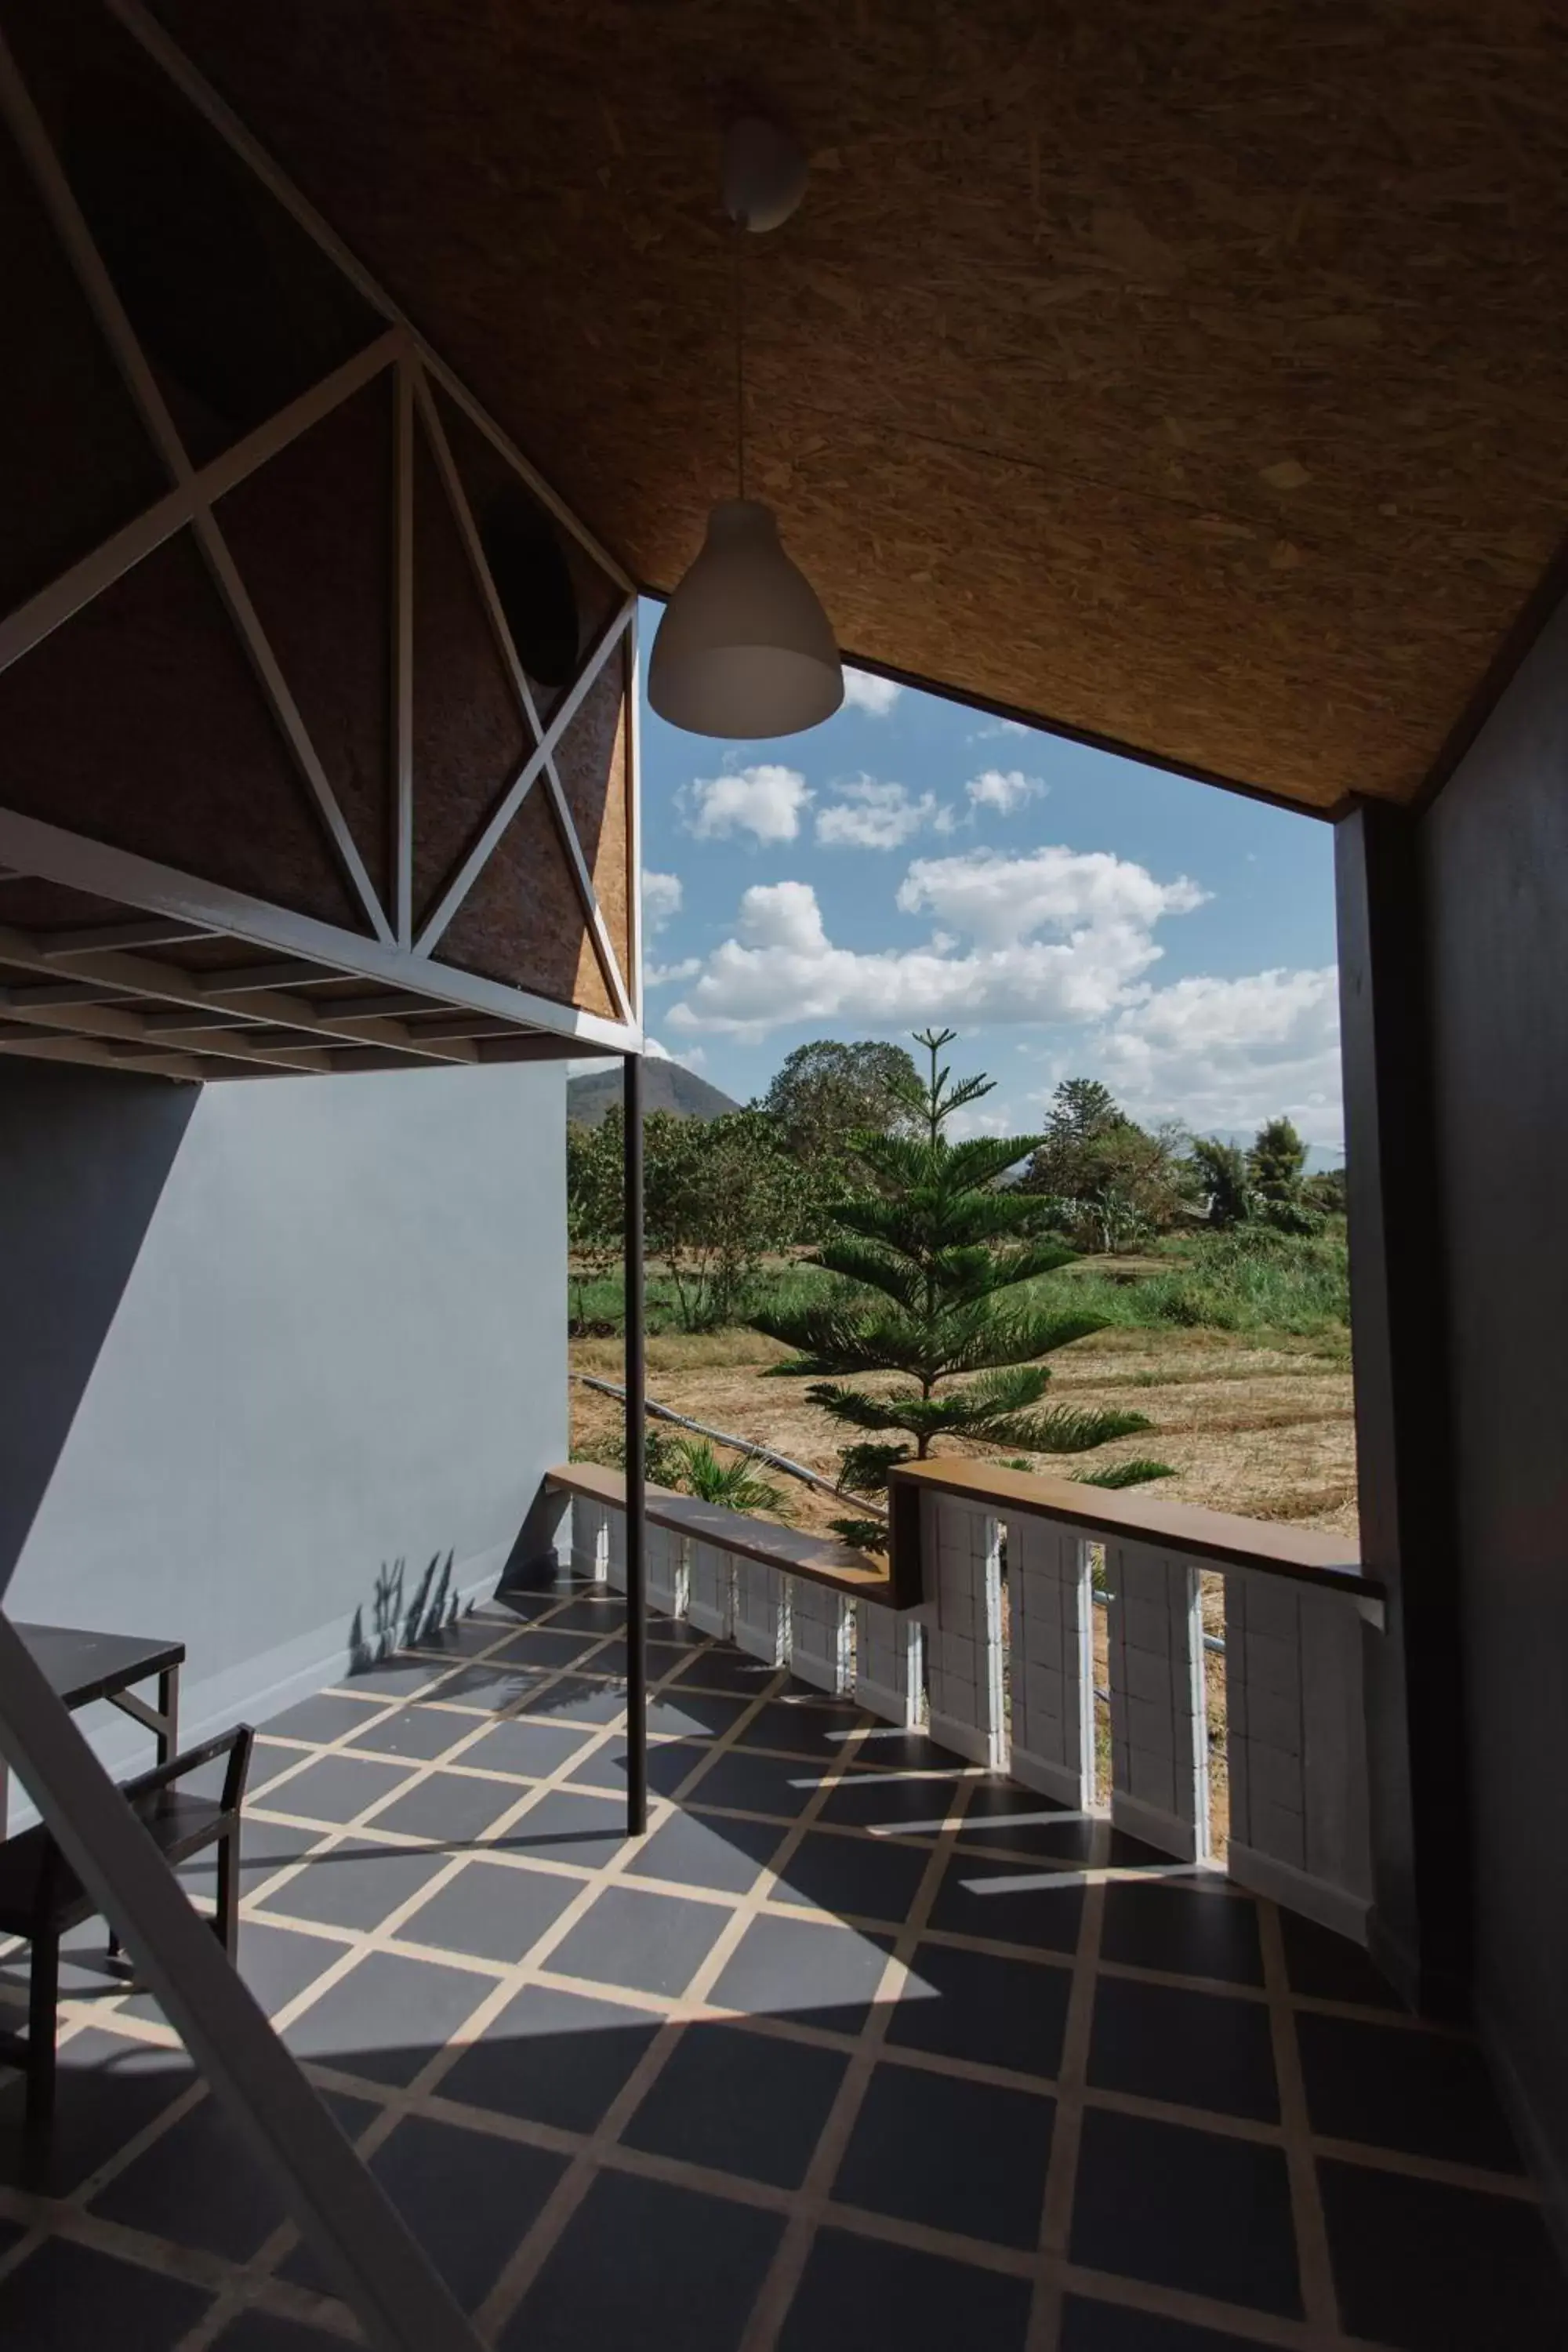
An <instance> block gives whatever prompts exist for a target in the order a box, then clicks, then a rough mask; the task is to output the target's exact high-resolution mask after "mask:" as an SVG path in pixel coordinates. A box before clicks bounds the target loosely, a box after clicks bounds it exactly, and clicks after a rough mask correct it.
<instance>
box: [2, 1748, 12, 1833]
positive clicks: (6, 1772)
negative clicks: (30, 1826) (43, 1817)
mask: <svg viewBox="0 0 1568 2352" xmlns="http://www.w3.org/2000/svg"><path fill="white" fill-rule="evenodd" d="M10 1834H11V1767H10V1766H9V1765H8V1764H7V1763H6V1761H5V1758H4V1756H0V1841H4V1840H5V1838H7V1837H9V1836H10Z"/></svg>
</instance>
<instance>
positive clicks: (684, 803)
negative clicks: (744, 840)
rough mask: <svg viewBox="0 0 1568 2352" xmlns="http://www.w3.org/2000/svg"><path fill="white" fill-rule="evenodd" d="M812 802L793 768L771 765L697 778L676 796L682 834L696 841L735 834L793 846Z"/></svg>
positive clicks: (803, 780)
mask: <svg viewBox="0 0 1568 2352" xmlns="http://www.w3.org/2000/svg"><path fill="white" fill-rule="evenodd" d="M811 797H812V795H811V793H810V792H809V790H808V789H807V787H806V782H805V777H804V776H803V775H801V774H800V772H799V771H798V770H797V769H795V768H784V767H780V766H778V765H777V764H776V763H775V762H773V761H763V763H762V764H761V765H760V766H758V767H752V768H739V769H733V770H730V771H728V772H726V773H725V774H723V775H721V776H697V777H695V778H694V779H693V780H692V782H690V783H689V784H688V785H685V786H684V787H683V788H682V790H681V792H680V793H679V795H678V798H679V803H680V806H681V808H682V811H683V812H684V814H685V817H686V829H687V831H688V833H694V834H695V835H697V837H698V839H699V840H700V841H720V840H723V839H726V838H727V837H728V836H729V835H731V834H735V833H750V834H752V835H755V837H756V838H757V840H758V841H793V840H794V839H795V835H797V834H798V833H799V831H800V814H801V811H802V809H804V808H805V805H806V803H807V802H808V801H809V800H810V799H811Z"/></svg>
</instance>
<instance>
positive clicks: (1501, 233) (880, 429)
mask: <svg viewBox="0 0 1568 2352" xmlns="http://www.w3.org/2000/svg"><path fill="white" fill-rule="evenodd" d="M156 6H157V14H158V16H159V18H160V19H161V21H162V23H163V25H164V26H166V27H167V28H168V30H169V31H170V32H171V33H172V34H173V35H174V36H175V37H176V38H177V39H178V40H179V41H180V42H181V43H183V44H184V46H185V47H186V48H187V49H188V51H189V53H190V55H191V56H192V57H193V58H195V59H196V60H197V61H198V62H199V64H200V66H201V67H202V68H203V69H204V70H205V73H206V74H207V75H208V76H209V77H210V78H211V79H212V80H213V81H214V82H215V83H216V85H217V86H218V87H219V88H220V89H222V90H223V92H224V93H225V94H226V97H227V98H228V99H229V100H231V101H232V102H233V104H234V105H235V107H236V109H237V111H238V112H239V113H240V115H241V116H242V117H243V118H244V119H245V120H246V121H247V123H248V124H249V125H250V126H251V128H252V129H253V130H254V131H255V132H256V133H257V134H258V136H259V138H260V139H261V140H262V141H263V142H265V143H266V144H267V145H268V147H269V148H270V149H271V150H272V151H273V152H275V153H276V155H277V156H278V158H279V161H280V162H281V163H283V165H284V166H285V167H286V168H287V169H288V170H289V172H290V173H292V174H293V175H294V177H295V178H296V179H297V180H298V181H299V182H300V184H301V185H302V187H303V188H304V190H305V191H306V193H307V194H309V195H310V197H311V198H312V199H313V200H314V201H315V202H316V203H317V204H318V205H320V206H321V210H322V211H323V212H324V213H325V215H327V217H328V218H329V219H330V220H331V222H332V223H333V224H334V226H336V227H337V228H338V229H339V230H340V231H341V232H342V235H343V236H344V237H345V238H346V240H347V241H348V243H349V244H350V245H351V246H352V247H353V248H354V249H355V250H356V251H357V252H358V253H359V254H360V255H361V256H362V257H363V259H364V260H365V261H366V262H368V263H369V265H370V266H371V267H372V268H374V270H375V271H376V272H377V273H378V275H379V276H380V277H381V278H383V279H384V280H385V282H386V283H387V285H388V286H389V288H390V289H392V291H393V292H394V293H395V296H396V297H397V299H399V300H400V301H401V302H402V303H403V304H404V305H405V308H406V310H408V312H409V314H410V315H411V316H412V317H413V318H414V320H416V323H417V324H418V325H419V326H420V327H421V328H422V329H423V330H424V331H425V332H426V334H427V335H428V336H429V337H430V339H431V340H432V341H434V342H435V343H437V345H438V346H439V347H440V348H441V349H442V350H443V351H445V352H447V353H449V354H450V357H451V360H452V362H453V363H454V365H455V366H456V367H457V368H458V369H459V370H460V371H461V372H462V373H464V374H465V376H466V377H467V378H468V380H469V381H470V382H471V383H472V384H473V386H474V388H475V390H476V392H477V393H478V394H479V397H480V398H481V399H482V400H483V401H484V402H485V403H486V404H487V405H488V406H489V409H490V410H491V411H492V412H493V413H494V415H496V416H497V417H498V418H499V419H500V421H501V423H502V424H503V425H505V426H506V428H507V430H508V431H509V432H510V435H511V436H513V438H514V439H515V440H516V442H517V443H518V444H519V446H521V447H522V448H524V449H526V450H527V451H528V452H529V453H530V455H531V457H532V459H533V461H534V463H535V464H536V465H538V466H539V467H541V468H542V470H543V471H544V472H545V473H546V474H547V475H548V476H549V477H550V478H551V479H552V481H553V482H555V483H556V484H557V485H558V486H559V488H560V490H561V492H562V494H563V496H564V497H565V498H567V499H570V500H571V502H572V503H573V505H574V507H575V509H577V510H578V511H580V512H581V513H582V514H583V516H584V518H585V520H587V521H588V522H589V524H590V525H591V526H592V527H593V528H594V529H595V530H596V531H597V533H598V534H599V535H600V537H601V538H602V539H603V541H605V544H606V545H607V546H608V547H609V548H610V549H611V550H612V551H614V552H615V553H616V555H617V556H618V558H619V559H620V560H621V561H622V562H624V564H625V565H626V568H627V570H628V571H629V572H631V573H632V574H633V575H634V576H635V577H637V579H638V580H640V581H641V582H643V583H646V584H647V585H648V586H649V587H651V588H653V589H656V590H668V588H669V587H671V586H672V585H673V583H674V582H675V581H676V580H677V579H678V578H679V574H680V572H681V571H682V569H683V568H684V566H685V565H686V563H687V562H689V559H690V557H691V555H692V553H693V552H694V551H695V549H696V547H697V545H698V543H699V540H700V527H701V521H702V517H703V514H704V510H705V509H706V507H707V505H708V503H709V502H710V499H712V498H714V497H715V496H716V495H720V494H723V493H725V492H727V491H728V489H729V488H730V485H731V478H732V452H733V439H734V436H733V406H734V402H733V366H732V359H731V342H730V336H731V323H730V321H731V253H730V246H729V242H728V240H727V234H726V232H725V231H724V229H723V226H722V225H721V222H720V221H719V219H718V217H717V214H716V204H715V184H716V176H717V159H718V127H719V124H720V122H721V119H722V116H723V112H724V110H725V106H726V103H727V92H728V91H729V90H730V89H732V88H734V87H735V86H737V85H740V86H742V87H750V88H752V89H758V90H761V91H763V92H765V93H766V94H767V96H768V98H769V99H770V100H772V101H773V102H774V104H775V105H776V106H777V108H778V109H779V110H782V111H783V112H784V113H785V114H786V115H787V116H788V117H790V118H791V119H792V120H793V121H795V124H796V126H797V127H798V129H799V131H800V133H801V135H802V136H803V138H804V141H805V144H806V146H807V148H808V150H809V152H810V153H811V156H812V159H813V169H812V174H811V184H810V189H809V194H808V198H807V202H806V204H805V207H804V209H803V211H802V212H801V213H800V214H799V215H797V217H796V219H795V221H794V222H792V223H791V224H790V225H789V226H787V227H786V228H785V229H784V230H783V231H782V232H781V233H779V234H778V235H777V236H775V237H773V238H771V239H757V240H753V241H749V243H748V249H747V251H746V254H745V257H744V259H745V270H746V296H745V299H746V306H747V312H748V320H749V327H748V360H747V387H748V407H749V415H750V433H751V444H752V480H753V483H754V485H755V486H756V487H757V488H760V490H761V491H762V493H763V495H765V496H766V497H767V498H769V499H772V500H773V503H774V504H775V506H776V507H777V509H778V510H779V513H780V516H781V519H782V521H783V525H784V531H785V535H786V538H787V541H788V543H789V544H790V546H791V548H792V549H793V551H795V554H796V556H797V557H798V559H799V561H800V562H802V563H803V564H804V566H805V569H806V570H807V572H809V573H810V575H811V577H812V578H813V580H814V581H815V582H816V584H817V586H818V588H819V589H820V591H821V593H822V595H823V598H824V601H825V603H826V606H827V609H828V611H829V613H830V614H831V616H832V618H833V620H834V622H835V624H836V625H837V630H838V633H839V636H840V639H841V642H842V643H843V644H844V646H846V647H847V649H848V650H850V651H851V652H852V653H854V654H855V655H857V656H861V657H863V658H864V659H866V660H868V661H869V662H871V663H873V664H876V665H880V666H885V667H889V668H890V669H892V670H894V671H897V672H902V673H908V674H910V675H912V676H915V677H920V678H922V679H925V680H928V681H931V682H933V683H936V684H939V685H941V686H943V687H945V688H952V689H956V690H957V691H959V692H961V693H963V694H965V695H968V696H972V697H974V698H988V699H990V700H992V701H994V702H995V703H998V704H1000V705H1003V706H1006V707H1011V708H1013V709H1017V710H1019V711H1021V712H1026V713H1030V714H1035V715H1037V716H1039V717H1042V718H1043V719H1046V720H1047V721H1050V722H1054V723H1056V724H1058V725H1059V726H1062V727H1064V728H1066V729H1068V730H1082V731H1084V732H1087V733H1089V734H1090V735H1093V736H1096V737H1100V738H1104V739H1108V740H1111V741H1113V742H1116V743H1120V744H1123V745H1126V746H1129V747H1131V748H1134V749H1136V750H1138V751H1142V752H1144V753H1146V754H1150V755H1153V756H1155V757H1157V758H1159V759H1161V760H1163V761H1167V762H1170V763H1172V764H1174V765H1177V766H1180V767H1183V768H1187V769H1192V770H1196V771H1198V772H1207V773H1210V774H1213V775H1215V776H1217V777H1218V778H1220V779H1221V780H1225V781H1233V782H1242V783H1245V784H1247V785H1248V786H1251V787H1253V788H1255V789H1261V790H1263V791H1265V792H1267V793H1270V794H1272V795H1275V796H1278V797H1279V798H1281V799H1283V800H1285V801H1287V802H1289V803H1299V804H1302V805H1306V806H1310V807H1316V808H1325V807H1329V806H1331V805H1333V804H1334V803H1338V802H1339V801H1340V800H1341V799H1342V797H1343V796H1344V795H1345V794H1346V793H1348V792H1352V791H1354V792H1358V793H1374V794H1381V795H1384V796H1387V797H1390V798H1394V799H1407V798H1410V797H1411V796H1413V795H1414V794H1415V793H1417V792H1418V790H1419V789H1420V787H1421V784H1422V782H1423V779H1424V778H1426V777H1427V776H1428V775H1429V773H1430V772H1431V771H1432V769H1433V767H1434V763H1435V762H1436V761H1438V760H1439V759H1440V757H1441V755H1442V751H1443V747H1444V745H1445V744H1446V743H1447V742H1448V741H1449V740H1451V738H1452V736H1453V733H1454V730H1456V728H1457V727H1458V726H1459V725H1460V724H1461V722H1462V719H1463V714H1464V712H1465V710H1466V709H1467V706H1468V704H1469V703H1470V701H1471V699H1472V698H1473V697H1474V696H1475V694H1476V693H1477V691H1478V688H1479V686H1480V683H1481V681H1482V680H1483V679H1484V678H1485V677H1486V675H1487V673H1488V671H1489V667H1490V666H1491V665H1492V664H1493V662H1494V660H1495V659H1496V658H1497V656H1498V655H1499V649H1500V647H1501V646H1503V644H1504V641H1505V639H1506V638H1507V637H1508V635H1509V632H1510V626H1512V625H1514V624H1515V623H1516V621H1517V619H1518V616H1519V615H1520V613H1521V608H1522V607H1523V605H1524V604H1525V602H1526V600H1527V598H1528V597H1529V595H1530V592H1531V589H1532V588H1533V587H1535V586H1536V584H1537V583H1539V582H1540V580H1541V578H1542V573H1543V572H1544V571H1545V569H1546V567H1547V565H1548V564H1549V562H1551V560H1552V556H1553V554H1554V551H1556V549H1557V547H1558V544H1559V541H1560V540H1561V539H1562V536H1563V527H1564V522H1565V520H1568V456H1565V454H1564V453H1565V452H1568V344H1565V342H1564V339H1563V334H1562V331H1561V328H1562V320H1563V316H1564V314H1565V312H1568V25H1565V23H1564V19H1563V16H1562V14H1561V12H1560V11H1557V10H1553V9H1552V8H1550V7H1547V6H1536V5H1514V0H1447V5H1444V0H1383V5H1370V6H1356V7H1345V6H1331V7H1326V8H1325V7H1314V8H1303V7H1301V6H1300V5H1297V0H1242V5H1227V6H1224V7H1210V8H1206V9H1205V8H1165V9H1161V8H1156V7H1151V6H1149V5H1147V0H1100V5H1098V6H1096V7H1094V8H1082V7H1076V6H1065V5H1046V6H1042V5H1040V0H1000V4H999V5H983V6H970V7H957V6H951V5H950V6H944V7H934V6H919V7H909V6H895V5H890V4H889V5H877V0H852V5H844V0H796V5H792V6H790V7H787V8H779V7H777V6H763V5H756V4H755V0H685V5H677V4H676V0H672V5H665V6H657V7H655V6H638V5H629V0H574V5H570V6H567V5H541V6H529V5H522V0H485V5H456V0H407V5H403V6H401V7H399V8H396V9H386V8H384V7H380V6H376V5H373V0H334V5H331V7H325V8H323V7H321V5H318V0H273V5H270V6H268V7H267V8H250V7H240V6H238V5H218V6H215V5H213V0H156Z"/></svg>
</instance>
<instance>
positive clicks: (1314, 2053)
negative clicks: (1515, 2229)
mask: <svg viewBox="0 0 1568 2352" xmlns="http://www.w3.org/2000/svg"><path fill="white" fill-rule="evenodd" d="M1296 2040H1297V2043H1298V2046H1299V2048H1300V2053H1301V2075H1302V2080H1303V2082H1304V2083H1305V2084H1306V2090H1307V2112H1308V2114H1309V2115H1310V2117H1311V2122H1312V2129H1313V2130H1314V2131H1315V2132H1320V2133H1321V2134H1322V2135H1323V2136H1324V2137H1326V2138H1329V2139H1354V2140H1364V2141H1366V2142H1367V2143H1368V2144H1369V2145H1370V2146H1372V2147H1387V2148H1400V2149H1403V2150H1404V2151H1405V2154H1407V2155H1410V2156H1435V2157H1439V2158H1446V2159H1447V2161H1448V2162H1449V2163H1450V2164H1472V2165H1477V2166H1479V2167H1481V2168H1487V2169H1490V2170H1493V2171H1498V2172H1518V2171H1519V2170H1520V2169H1521V2165H1520V2159H1519V2150H1518V2148H1517V2147H1516V2146H1515V2143H1514V2137H1513V2134H1512V2132H1511V2131H1510V2129H1509V2126H1508V2121H1507V2118H1506V2117H1505V2116H1504V2114H1503V2111H1502V2108H1501V2106H1500V2104H1499V2101H1498V2095H1497V2093H1496V2092H1495V2091H1494V2090H1493V2088H1492V2084H1491V2078H1490V2076H1489V2074H1488V2073H1487V2068H1486V2062H1485V2061H1484V2059H1483V2058H1482V2056H1481V2053H1480V2052H1479V2049H1478V2048H1477V2047H1476V2045H1475V2043H1474V2042H1468V2041H1461V2040H1460V2039H1459V2038H1458V2036H1456V2035H1450V2034H1444V2033H1417V2032H1412V2031H1411V2030H1410V2028H1409V2027H1408V2026H1399V2025H1373V2024H1371V2023H1363V2021H1361V2020H1360V2019H1356V2018H1348V2017H1319V2016H1315V2015H1313V2014H1312V2012H1311V2011H1306V2010H1302V2011H1298V2012H1297V2016H1296Z"/></svg>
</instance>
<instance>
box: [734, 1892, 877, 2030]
mask: <svg viewBox="0 0 1568 2352" xmlns="http://www.w3.org/2000/svg"><path fill="white" fill-rule="evenodd" d="M890 1940H891V1939H890V1938H889V1937H885V1936H876V1935H871V1934H868V1933H867V1932H866V1931H865V1930H864V1929H863V1928H858V1927H829V1926H828V1925H827V1924H826V1922H823V1923H818V1922H817V1921H815V1920H810V1919H780V1918H773V1917H769V1916H763V1917H762V1918H760V1919H754V1920H753V1921H752V1925H751V1926H750V1927H748V1928H747V1930H746V1932H745V1934H744V1936H743V1937H742V1938H741V1942H740V1945H739V1947H738V1948H737V1949H736V1950H735V1951H734V1952H733V1953H732V1954H731V1958H730V1959H729V1960H728V1961H727V1962H726V1964H725V1966H724V1968H723V1969H722V1970H721V1973H720V1977H719V1981H718V1983H717V1985H716V1986H715V1987H714V1989H713V1990H712V1992H711V1993H710V1996H709V1998H710V2000H712V2001H713V2002H714V2004H715V2005H716V2006H717V2007H718V2008H721V2009H731V2010H735V2011H740V2012H741V2013H742V2015H745V2016H748V2017H788V2018H795V2019H796V2020H798V2021H800V2022H801V2023H802V2024H805V2025H816V2026H820V2027H821V2028H822V2029H823V2030H824V2031H825V2032H831V2033H858V2032H859V2031H860V2028H861V2027H862V2026H863V2025H864V2023H865V2022H866V2020H867V2018H868V2016H869V2014H870V2010H871V2004H872V2002H873V2001H874V2000H875V1999H876V1997H877V1991H878V1988H879V1985H880V1983H881V1980H882V1974H883V1970H884V1969H885V1968H886V1965H887V1958H888V1952H889V1948H890Z"/></svg>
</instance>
